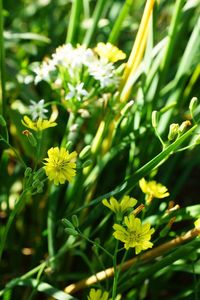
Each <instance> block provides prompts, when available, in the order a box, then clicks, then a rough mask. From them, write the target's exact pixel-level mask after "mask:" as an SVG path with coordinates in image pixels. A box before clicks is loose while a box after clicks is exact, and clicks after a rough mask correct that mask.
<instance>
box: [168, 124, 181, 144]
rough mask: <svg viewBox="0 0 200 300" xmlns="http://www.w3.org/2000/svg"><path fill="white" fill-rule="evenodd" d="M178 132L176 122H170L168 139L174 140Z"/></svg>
mask: <svg viewBox="0 0 200 300" xmlns="http://www.w3.org/2000/svg"><path fill="white" fill-rule="evenodd" d="M178 133H179V124H177V123H173V124H171V125H170V127H169V133H168V140H169V141H172V140H174V139H175V138H176V137H177V135H178Z"/></svg>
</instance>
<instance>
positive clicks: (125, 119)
mask: <svg viewBox="0 0 200 300" xmlns="http://www.w3.org/2000/svg"><path fill="white" fill-rule="evenodd" d="M127 125H128V118H127V117H124V118H123V120H122V121H121V124H120V128H121V129H126V127H127Z"/></svg>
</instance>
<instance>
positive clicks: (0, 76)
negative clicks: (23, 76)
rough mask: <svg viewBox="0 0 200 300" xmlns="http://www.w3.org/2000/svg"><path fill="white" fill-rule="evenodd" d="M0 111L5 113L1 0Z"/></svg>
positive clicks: (1, 12)
mask: <svg viewBox="0 0 200 300" xmlns="http://www.w3.org/2000/svg"><path fill="white" fill-rule="evenodd" d="M0 113H1V114H2V115H3V116H5V114H6V97H5V50H4V38H3V0H0Z"/></svg>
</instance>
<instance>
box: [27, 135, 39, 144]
mask: <svg viewBox="0 0 200 300" xmlns="http://www.w3.org/2000/svg"><path fill="white" fill-rule="evenodd" d="M27 138H28V141H29V143H30V144H31V146H33V147H36V146H37V140H36V138H35V137H34V135H33V134H32V133H31V132H30V134H29V135H27Z"/></svg>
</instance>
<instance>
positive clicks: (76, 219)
mask: <svg viewBox="0 0 200 300" xmlns="http://www.w3.org/2000/svg"><path fill="white" fill-rule="evenodd" d="M72 224H73V225H74V227H75V228H78V227H79V220H78V217H77V215H73V216H72Z"/></svg>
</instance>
